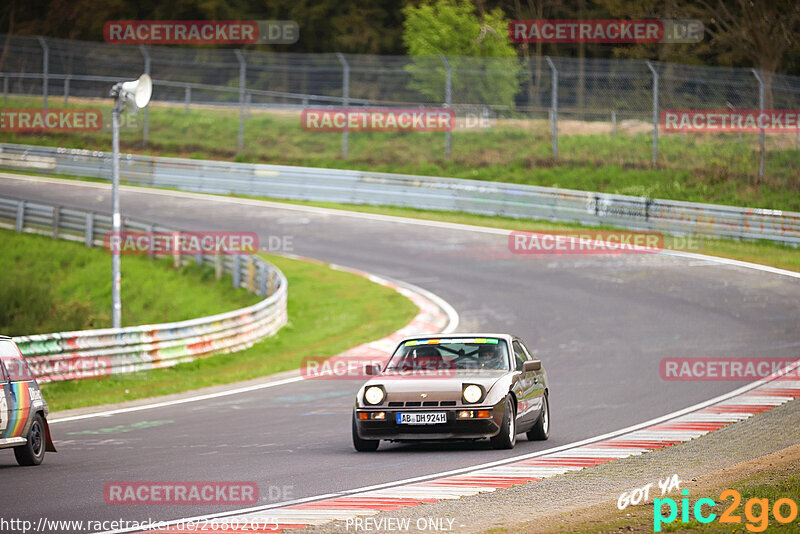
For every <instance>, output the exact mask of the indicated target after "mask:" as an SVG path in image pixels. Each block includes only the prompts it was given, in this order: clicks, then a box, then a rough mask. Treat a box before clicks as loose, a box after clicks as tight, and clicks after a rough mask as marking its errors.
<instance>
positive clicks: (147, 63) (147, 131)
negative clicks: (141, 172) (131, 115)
mask: <svg viewBox="0 0 800 534" xmlns="http://www.w3.org/2000/svg"><path fill="white" fill-rule="evenodd" d="M139 52H141V53H142V57H143V58H144V73H145V74H147V75H148V76H150V54H149V53H148V52H147V48H145V46H144V45H139ZM148 137H150V106H145V108H144V124H143V125H142V147H146V146H147V138H148Z"/></svg>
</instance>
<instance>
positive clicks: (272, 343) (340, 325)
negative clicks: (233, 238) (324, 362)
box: [43, 254, 417, 410]
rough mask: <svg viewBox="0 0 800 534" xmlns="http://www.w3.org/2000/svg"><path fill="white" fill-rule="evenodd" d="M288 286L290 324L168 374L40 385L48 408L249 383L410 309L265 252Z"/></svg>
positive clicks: (366, 286) (401, 322) (397, 299)
mask: <svg viewBox="0 0 800 534" xmlns="http://www.w3.org/2000/svg"><path fill="white" fill-rule="evenodd" d="M263 257H264V258H265V259H266V260H268V261H270V262H271V263H273V264H275V265H276V266H278V268H280V269H281V270H282V271H283V273H284V274H285V275H286V277H287V278H288V280H289V288H290V290H289V300H288V311H289V323H288V324H287V325H286V326H284V327H283V328H282V329H281V330H280V331H279V332H278V333H277V335H275V336H273V337H271V338H267V339H265V340H262V341H260V342H258V343H256V344H255V345H253V346H252V347H251V348H249V349H247V350H244V351H241V352H237V353H234V354H219V355H216V356H213V357H210V358H204V359H200V360H195V361H194V362H189V363H185V364H180V365H176V366H174V367H171V368H167V369H157V370H153V371H143V372H139V373H131V374H125V375H117V376H110V377H107V378H103V379H98V380H80V381H74V382H61V383H53V384H45V385H44V386H43V389H44V395H45V398H47V402H48V403H49V404H50V407H51V409H53V410H66V409H70V408H80V407H84V406H95V405H102V404H112V403H118V402H123V401H129V400H134V399H141V398H146V397H154V396H159V395H168V394H171V393H178V392H182V391H189V390H193V389H198V388H203V387H208V386H215V385H220V384H227V383H231V382H238V381H242V380H248V379H252V378H256V377H260V376H265V375H268V374H273V373H277V372H281V371H287V370H291V369H296V368H297V367H298V366H299V365H300V362H301V360H302V359H303V358H305V357H309V356H333V355H334V354H338V353H339V352H342V351H344V350H346V349H348V348H350V347H353V346H356V345H359V344H361V343H365V342H367V341H371V340H375V339H379V338H381V337H383V336H386V335H388V334H390V333H391V332H394V331H395V330H398V329H399V328H402V327H403V326H405V325H406V324H408V322H409V321H411V319H412V318H413V317H414V316H415V315H416V313H417V308H416V306H414V304H413V303H412V302H411V301H409V300H408V299H406V298H405V297H403V296H402V295H400V294H399V293H397V292H395V291H393V290H392V289H389V288H387V287H383V286H380V285H378V284H374V283H372V282H370V281H369V280H367V279H365V278H363V277H361V276H358V275H354V274H350V273H345V272H341V271H336V270H333V269H330V268H329V267H328V266H327V265H323V264H318V263H313V262H305V261H298V260H292V259H287V258H283V257H279V256H272V255H266V254H264V255H263Z"/></svg>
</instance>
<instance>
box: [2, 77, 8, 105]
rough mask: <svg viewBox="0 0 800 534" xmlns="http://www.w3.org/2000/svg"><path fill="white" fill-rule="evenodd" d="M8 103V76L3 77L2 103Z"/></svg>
mask: <svg viewBox="0 0 800 534" xmlns="http://www.w3.org/2000/svg"><path fill="white" fill-rule="evenodd" d="M6 102H8V76H3V103H6Z"/></svg>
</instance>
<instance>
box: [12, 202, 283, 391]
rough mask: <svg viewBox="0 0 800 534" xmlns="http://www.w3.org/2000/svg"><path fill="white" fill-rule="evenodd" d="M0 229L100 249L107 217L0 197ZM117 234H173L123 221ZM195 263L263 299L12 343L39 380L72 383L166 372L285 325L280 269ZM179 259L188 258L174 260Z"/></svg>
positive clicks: (202, 258)
mask: <svg viewBox="0 0 800 534" xmlns="http://www.w3.org/2000/svg"><path fill="white" fill-rule="evenodd" d="M0 227H3V228H10V229H15V230H16V231H18V232H29V233H40V234H47V235H52V236H53V237H57V238H61V239H69V240H74V241H82V242H84V243H85V244H86V245H87V246H94V245H102V243H103V236H104V235H105V234H106V233H107V232H109V231H110V230H111V217H109V216H107V215H101V214H97V213H92V212H86V211H81V210H74V209H67V208H63V207H58V206H51V205H47V204H40V203H37V202H28V201H24V200H15V199H9V198H0ZM123 229H124V230H125V231H145V232H167V231H175V230H174V229H167V228H163V227H161V226H156V225H152V224H146V223H142V222H137V221H132V220H130V219H127V218H126V219H124V220H123ZM193 258H194V261H196V262H197V263H198V264H201V265H202V264H207V265H214V266H215V267H216V268H218V269H221V270H222V271H225V272H229V273H231V274H232V275H233V276H232V277H233V283H234V286H235V287H244V288H247V289H248V290H249V291H251V292H253V293H256V294H257V295H260V296H262V297H266V298H265V299H264V300H262V301H261V302H259V303H257V304H254V305H252V306H248V307H246V308H242V309H239V310H234V311H231V312H227V313H221V314H218V315H212V316H210V317H201V318H199V319H191V320H188V321H179V322H174V323H164V324H155V325H142V326H130V327H125V328H106V329H101V330H83V331H78V332H59V333H55V334H41V335H31V336H21V337H16V338H14V341H16V342H17V344H18V345H19V348H20V350H21V351H22V353H23V354H24V355H25V357H26V359H27V361H28V362H29V364H30V366H31V368H32V370H33V372H34V374H35V375H36V376H37V379H38V380H39V381H40V382H51V381H56V380H74V379H80V378H89V377H96V376H103V375H108V374H116V373H129V372H133V371H140V370H145V369H156V368H160V367H169V366H171V365H175V364H178V363H181V362H187V361H191V360H193V359H195V358H196V357H199V356H206V355H210V354H215V353H222V352H234V351H237V350H242V349H245V348H247V347H249V346H251V345H253V343H255V342H256V341H258V340H260V339H262V338H264V337H267V336H271V335H273V334H275V333H276V332H277V331H278V330H279V329H280V328H281V327H282V326H283V325H285V324H286V320H287V315H286V297H287V291H288V284H287V281H286V277H285V276H284V275H283V273H281V271H280V270H279V269H277V268H276V267H274V266H273V265H271V264H269V263H267V262H266V261H264V260H262V259H260V258H258V257H256V256H238V255H237V256H211V255H205V254H203V255H200V254H199V255H197V256H194V257H193ZM218 258H221V261H220V259H218ZM179 261H181V262H182V263H186V262H188V261H192V260H189V259H188V258H186V257H179ZM109 280H110V274H109Z"/></svg>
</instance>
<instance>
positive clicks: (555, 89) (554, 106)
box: [544, 56, 558, 159]
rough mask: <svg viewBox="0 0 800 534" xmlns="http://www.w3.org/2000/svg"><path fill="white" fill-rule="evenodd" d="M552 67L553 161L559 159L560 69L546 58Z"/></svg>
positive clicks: (551, 127)
mask: <svg viewBox="0 0 800 534" xmlns="http://www.w3.org/2000/svg"><path fill="white" fill-rule="evenodd" d="M544 59H545V60H547V64H548V65H550V72H551V73H552V78H553V87H552V89H551V90H552V92H553V94H552V95H551V96H550V132H551V133H552V135H553V159H558V69H556V65H555V63H553V60H552V59H550V56H544Z"/></svg>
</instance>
